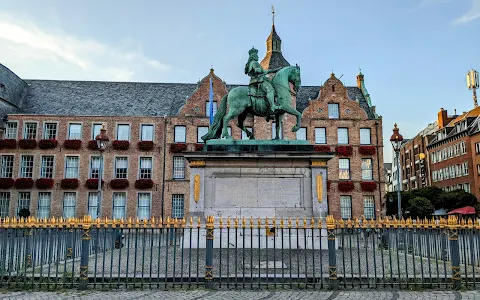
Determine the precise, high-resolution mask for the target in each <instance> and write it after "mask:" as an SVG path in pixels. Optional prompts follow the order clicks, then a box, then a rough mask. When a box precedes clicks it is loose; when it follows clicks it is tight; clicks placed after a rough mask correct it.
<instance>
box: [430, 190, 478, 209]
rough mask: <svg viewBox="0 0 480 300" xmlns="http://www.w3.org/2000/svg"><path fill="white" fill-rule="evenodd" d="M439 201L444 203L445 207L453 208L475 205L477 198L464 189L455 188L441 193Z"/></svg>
mask: <svg viewBox="0 0 480 300" xmlns="http://www.w3.org/2000/svg"><path fill="white" fill-rule="evenodd" d="M439 202H441V203H442V205H443V208H445V209H447V210H452V209H456V208H461V207H465V206H475V205H476V204H477V198H476V197H475V195H473V194H470V193H467V192H465V191H464V190H454V191H451V192H446V193H443V194H441V195H440V199H439Z"/></svg>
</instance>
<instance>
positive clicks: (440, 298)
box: [0, 289, 480, 300]
mask: <svg viewBox="0 0 480 300" xmlns="http://www.w3.org/2000/svg"><path fill="white" fill-rule="evenodd" d="M162 298H163V299H209V300H215V299H218V300H223V299H251V300H255V299H289V300H295V299H302V300H306V299H316V300H331V299H352V300H362V299H368V300H377V299H382V300H390V299H392V300H394V299H400V300H402V299H415V300H421V299H435V300H447V299H452V300H454V299H455V300H457V299H480V291H461V292H456V291H455V292H454V291H421V292H411V291H337V292H330V291H328V292H325V291H312V290H269V291H265V290H258V291H209V290H200V289H199V290H189V291H158V290H132V291H123V290H120V291H119V290H114V291H99V290H89V291H77V290H65V291H58V292H29V291H19V292H11V291H6V290H3V291H0V299H19V300H20V299H48V300H54V299H102V300H107V299H116V300H118V299H129V300H133V299H162Z"/></svg>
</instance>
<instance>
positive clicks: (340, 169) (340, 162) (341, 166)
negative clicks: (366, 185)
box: [338, 158, 351, 180]
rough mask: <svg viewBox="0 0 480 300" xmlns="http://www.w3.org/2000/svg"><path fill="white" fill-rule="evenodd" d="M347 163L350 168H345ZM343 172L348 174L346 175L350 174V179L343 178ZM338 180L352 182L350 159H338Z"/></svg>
mask: <svg viewBox="0 0 480 300" xmlns="http://www.w3.org/2000/svg"><path fill="white" fill-rule="evenodd" d="M345 162H346V163H348V168H347V167H345V166H344V163H345ZM342 172H346V174H348V177H346V176H343V175H342ZM338 179H339V180H350V179H351V174H350V159H349V158H339V159H338Z"/></svg>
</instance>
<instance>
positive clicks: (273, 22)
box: [272, 4, 276, 25]
mask: <svg viewBox="0 0 480 300" xmlns="http://www.w3.org/2000/svg"><path fill="white" fill-rule="evenodd" d="M275 15H276V14H275V7H273V4H272V24H273V25H275Z"/></svg>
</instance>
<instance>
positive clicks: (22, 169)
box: [18, 155, 35, 178]
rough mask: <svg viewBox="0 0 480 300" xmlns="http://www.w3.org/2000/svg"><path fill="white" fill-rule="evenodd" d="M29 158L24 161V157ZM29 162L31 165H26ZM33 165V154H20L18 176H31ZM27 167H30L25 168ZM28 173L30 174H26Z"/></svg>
mask: <svg viewBox="0 0 480 300" xmlns="http://www.w3.org/2000/svg"><path fill="white" fill-rule="evenodd" d="M27 157H28V158H31V162H30V161H26V160H25V161H24V159H26V158H27ZM27 163H28V164H31V165H27ZM34 166H35V156H33V155H22V156H20V170H19V176H18V177H19V178H33V169H34ZM27 168H31V170H26V169H27ZM28 173H30V176H28Z"/></svg>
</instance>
